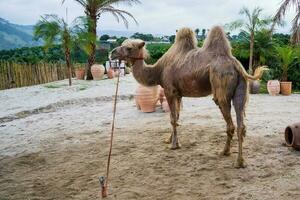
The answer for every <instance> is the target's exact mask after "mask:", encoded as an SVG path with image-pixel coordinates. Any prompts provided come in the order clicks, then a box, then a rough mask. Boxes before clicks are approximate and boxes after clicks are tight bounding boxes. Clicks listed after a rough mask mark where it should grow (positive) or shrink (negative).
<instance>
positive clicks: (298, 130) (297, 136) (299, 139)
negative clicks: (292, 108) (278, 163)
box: [284, 122, 300, 150]
mask: <svg viewBox="0 0 300 200" xmlns="http://www.w3.org/2000/svg"><path fill="white" fill-rule="evenodd" d="M284 135H285V142H286V145H287V146H288V147H293V148H294V149H296V150H300V122H299V123H296V124H293V125H290V126H288V127H286V129H285V133H284Z"/></svg>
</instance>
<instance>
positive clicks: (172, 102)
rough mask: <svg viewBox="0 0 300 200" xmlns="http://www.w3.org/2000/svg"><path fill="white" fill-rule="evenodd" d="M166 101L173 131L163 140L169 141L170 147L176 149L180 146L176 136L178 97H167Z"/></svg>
mask: <svg viewBox="0 0 300 200" xmlns="http://www.w3.org/2000/svg"><path fill="white" fill-rule="evenodd" d="M167 101H168V103H169V106H170V118H171V125H172V128H173V132H172V134H171V136H170V138H168V139H167V140H166V141H165V142H166V143H171V149H178V148H180V143H179V140H178V137H177V126H178V123H177V122H178V118H179V107H180V104H179V98H168V97H167Z"/></svg>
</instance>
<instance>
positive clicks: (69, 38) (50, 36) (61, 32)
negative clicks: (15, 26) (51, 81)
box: [34, 15, 74, 86]
mask: <svg viewBox="0 0 300 200" xmlns="http://www.w3.org/2000/svg"><path fill="white" fill-rule="evenodd" d="M34 37H35V39H36V40H38V39H43V40H44V42H45V47H46V49H47V48H49V47H50V46H52V45H53V44H55V43H60V44H61V46H62V47H63V49H64V54H65V60H66V64H67V67H68V76H69V85H70V86H71V85H72V68H71V57H70V54H71V50H70V49H71V46H72V43H73V41H74V35H73V32H72V28H70V27H69V26H68V24H67V23H66V22H65V20H64V19H62V18H59V17H58V16H57V15H45V16H44V17H41V19H40V20H39V21H38V23H37V24H36V25H35V27H34Z"/></svg>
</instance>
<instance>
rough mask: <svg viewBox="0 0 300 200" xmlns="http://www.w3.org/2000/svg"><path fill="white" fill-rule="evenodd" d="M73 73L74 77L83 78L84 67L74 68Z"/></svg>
mask: <svg viewBox="0 0 300 200" xmlns="http://www.w3.org/2000/svg"><path fill="white" fill-rule="evenodd" d="M75 74H76V79H78V80H83V79H84V74H85V70H84V69H76V70H75Z"/></svg>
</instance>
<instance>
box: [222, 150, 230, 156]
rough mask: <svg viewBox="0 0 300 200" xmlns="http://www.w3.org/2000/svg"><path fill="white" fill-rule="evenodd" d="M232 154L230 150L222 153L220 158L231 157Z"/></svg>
mask: <svg viewBox="0 0 300 200" xmlns="http://www.w3.org/2000/svg"><path fill="white" fill-rule="evenodd" d="M230 154H231V152H230V151H229V150H227V151H224V150H223V151H222V152H221V153H220V156H230Z"/></svg>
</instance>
